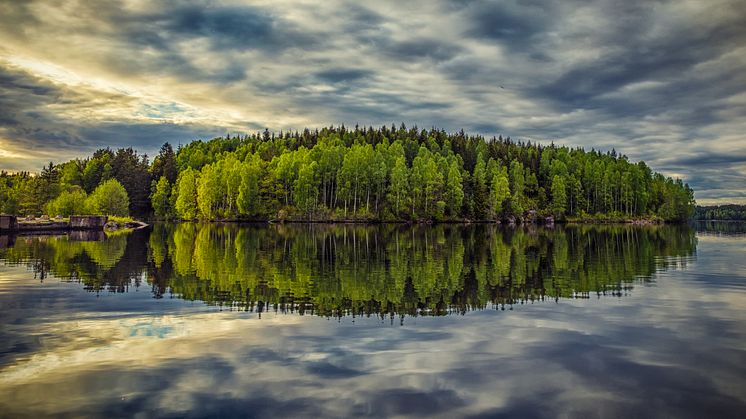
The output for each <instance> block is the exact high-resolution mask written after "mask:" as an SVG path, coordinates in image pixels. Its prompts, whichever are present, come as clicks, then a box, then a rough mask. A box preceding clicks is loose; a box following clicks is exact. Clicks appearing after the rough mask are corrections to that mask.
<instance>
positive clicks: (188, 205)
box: [0, 125, 694, 221]
mask: <svg viewBox="0 0 746 419" xmlns="http://www.w3.org/2000/svg"><path fill="white" fill-rule="evenodd" d="M110 179H116V180H117V181H118V182H119V183H120V184H121V185H122V186H123V187H124V188H125V190H126V191H127V194H128V196H129V213H131V214H133V215H137V216H148V215H151V214H154V215H155V216H156V217H159V218H169V217H177V218H180V219H186V220H192V219H252V220H253V219H256V220H259V219H274V218H276V216H277V214H278V213H279V211H280V210H282V211H284V213H283V214H284V215H285V216H286V217H287V219H289V220H304V219H306V220H307V219H347V220H400V221H419V220H423V221H424V220H445V221H448V220H463V219H472V220H494V219H495V218H496V217H509V216H514V217H516V218H519V219H521V218H524V217H525V216H527V215H528V213H529V211H536V212H538V213H540V214H549V213H555V214H558V215H564V216H566V217H567V218H568V219H571V218H585V217H589V216H590V217H594V218H604V217H614V218H625V219H632V218H654V217H660V218H662V219H665V220H667V221H684V220H686V219H689V218H690V217H691V216H692V214H693V211H694V198H693V191H692V190H691V188H689V186H688V185H686V184H684V183H683V182H682V181H681V180H680V179H671V178H666V177H664V176H663V175H661V174H659V173H654V172H653V171H652V170H651V169H650V168H649V167H647V165H645V163H643V162H639V163H631V162H629V161H628V159H627V157H626V156H623V155H618V154H617V153H616V151H613V150H612V151H611V152H608V153H601V152H599V151H595V150H591V151H585V150H583V149H580V148H572V149H571V148H568V147H558V146H556V145H554V144H552V145H549V146H546V145H541V144H537V143H531V142H526V143H524V142H515V141H512V140H511V139H510V138H506V139H503V138H502V137H498V138H495V137H493V138H491V139H485V138H483V137H480V136H468V135H466V134H465V133H464V132H463V131H461V132H457V133H452V134H449V133H446V132H445V131H442V130H436V129H431V130H429V131H428V130H419V129H417V128H416V127H414V128H411V129H407V128H406V127H405V126H404V125H402V126H400V127H399V128H396V127H395V126H391V127H386V126H383V127H380V128H378V129H374V128H372V127H370V128H365V127H355V128H354V129H352V130H350V129H347V128H346V127H344V126H341V127H336V128H324V129H322V130H315V131H311V130H304V131H303V132H294V133H290V132H284V133H283V132H280V133H278V134H276V133H271V132H269V131H267V130H265V131H264V132H262V133H257V134H254V135H247V136H243V137H239V136H233V137H231V136H226V137H223V138H215V139H212V140H210V141H194V142H191V143H189V144H187V145H185V146H183V147H179V149H178V150H177V151H176V152H174V150H173V148H172V147H171V146H170V145H169V144H168V143H166V144H164V145H163V147H161V150H160V152H159V154H158V155H157V156H156V158H155V159H154V161H153V164H152V165H149V164H148V158H147V156H145V155H139V154H138V153H137V152H136V151H134V150H132V149H131V148H127V149H119V150H116V151H113V150H110V149H101V150H98V151H96V152H95V153H94V154H93V156H91V157H90V158H87V159H83V160H80V159H78V160H72V161H69V162H66V163H63V164H60V165H57V166H55V165H52V164H50V165H48V166H46V167H45V168H44V170H43V171H42V172H41V173H40V174H39V175H36V176H34V175H30V174H28V173H18V174H12V175H11V174H7V173H5V174H1V175H0V210H1V211H4V212H9V213H17V214H40V213H41V212H42V210H43V209H44V208H45V205H46V204H47V203H49V202H50V201H52V200H53V199H55V198H57V197H58V196H59V195H60V194H61V193H62V192H63V191H68V190H69V188H71V187H80V188H82V189H83V191H85V192H86V193H89V194H90V193H91V192H93V190H94V189H96V187H98V186H99V185H101V184H102V183H104V182H106V181H108V180H110ZM163 179H165V181H164V180H163Z"/></svg>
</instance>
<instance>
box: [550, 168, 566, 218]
mask: <svg viewBox="0 0 746 419" xmlns="http://www.w3.org/2000/svg"><path fill="white" fill-rule="evenodd" d="M566 208H567V190H566V186H565V178H564V177H562V176H560V175H554V177H553V178H552V212H554V213H555V214H557V215H564V214H565V210H566Z"/></svg>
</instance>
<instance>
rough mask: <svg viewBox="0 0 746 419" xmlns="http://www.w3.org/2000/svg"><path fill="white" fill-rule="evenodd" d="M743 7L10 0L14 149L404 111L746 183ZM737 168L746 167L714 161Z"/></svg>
mask: <svg viewBox="0 0 746 419" xmlns="http://www.w3.org/2000/svg"><path fill="white" fill-rule="evenodd" d="M745 18H746V6H745V5H744V4H743V2H739V1H736V0H718V1H716V2H714V3H713V2H702V1H694V0H692V1H687V2H683V3H682V2H670V1H657V2H647V1H631V2H623V3H618V2H617V3H614V2H611V3H610V2H590V3H589V2H564V3H559V4H558V3H555V2H548V1H542V0H531V1H507V2H499V3H495V2H487V1H460V0H442V1H440V2H437V3H433V2H429V1H414V2H408V3H407V4H401V3H400V2H394V1H382V2H376V3H371V4H366V5H365V6H362V5H357V4H348V3H346V2H339V1H328V2H324V3H323V4H316V3H314V4H311V3H308V2H305V1H303V0H281V1H259V2H243V1H240V0H219V1H199V0H193V1H188V2H173V1H164V2H155V3H153V2H143V1H138V0H129V1H114V0H112V1H104V2H96V4H93V3H90V2H82V1H71V2H62V1H54V2H46V1H28V2H7V1H6V2H0V41H1V42H0V45H2V47H0V89H2V93H3V95H2V96H1V97H0V107H1V109H2V112H0V141H2V144H3V145H4V147H5V150H4V151H3V153H0V165H2V166H3V168H10V167H11V166H12V168H14V169H36V168H38V167H39V166H40V165H41V164H42V163H43V160H46V159H47V157H46V154H43V153H46V152H47V151H51V150H63V151H64V152H62V153H60V155H59V158H60V159H62V158H68V157H69V156H72V155H76V154H75V153H78V155H80V154H84V153H86V152H88V151H89V150H90V149H91V148H92V147H99V146H118V145H120V144H121V142H123V141H128V139H131V141H132V144H133V145H135V146H137V147H138V148H142V149H144V150H156V149H157V148H158V147H159V145H160V143H161V140H160V139H162V138H169V141H172V142H179V139H180V140H181V142H186V141H189V140H191V139H194V138H197V137H203V136H205V137H210V136H213V135H220V134H224V133H225V132H234V133H235V132H253V131H255V130H258V129H263V128H264V127H267V128H270V129H273V130H288V129H290V130H296V129H302V128H304V127H320V126H328V125H330V124H340V123H344V124H346V125H348V126H351V125H354V124H356V123H358V124H361V125H366V126H367V125H374V126H375V125H381V124H386V125H390V124H391V123H395V124H397V125H398V123H399V122H402V121H403V122H405V123H406V124H407V125H418V126H421V127H430V126H437V127H439V128H443V129H446V130H449V131H457V130H459V129H462V128H463V129H465V130H467V131H470V132H472V133H477V134H484V135H488V136H491V135H497V134H502V135H503V136H510V137H512V138H514V139H531V140H532V141H537V140H538V141H543V142H550V141H554V142H556V143H560V144H567V145H573V146H578V145H579V146H584V147H586V148H591V147H594V148H596V149H604V150H607V149H611V148H616V149H617V150H618V151H621V152H623V153H625V154H627V155H629V156H630V158H632V159H635V160H639V159H644V160H646V161H647V162H648V163H649V164H650V166H651V167H653V168H654V169H656V170H661V171H663V172H664V173H666V174H678V175H680V176H683V177H684V179H685V180H686V181H688V182H690V183H691V184H692V186H693V187H694V188H695V190H696V191H697V192H696V196H697V198H701V200H702V202H707V201H712V202H714V200H718V199H720V197H723V196H729V197H734V199H737V200H739V201H740V202H744V200H743V199H740V198H739V196H741V195H742V192H743V191H745V190H746V189H745V188H744V186H743V184H746V183H745V182H743V181H744V180H746V175H745V174H744V173H743V170H741V169H740V167H742V165H741V166H739V165H740V162H739V161H730V162H726V161H721V160H718V157H716V156H729V157H728V158H730V159H734V157H732V156H733V155H740V154H739V153H737V152H736V151H737V150H742V149H745V148H746V138H744V137H743V132H744V131H746V58H744V57H746V29H744V26H743V25H742V23H741V22H742V21H743V20H744V19H745ZM32 149H33V150H40V151H36V152H35V151H31V150H32ZM23 150H28V151H27V152H26V154H23V153H24V151H23ZM19 153H20V155H23V156H24V158H15V159H11V158H9V157H7V156H10V155H13V156H17V155H19ZM4 156H5V157H4ZM699 156H704V158H702V159H699V158H697V157H699ZM708 156H710V157H708ZM727 169H734V170H736V172H734V173H732V174H729V175H731V176H736V177H737V178H740V179H741V185H740V186H739V185H737V182H736V181H734V180H733V179H730V178H727V179H726V177H724V176H714V178H711V179H710V178H708V179H704V178H703V177H702V176H701V175H700V173H704V172H707V171H708V170H709V171H710V172H709V173H713V171H717V170H727Z"/></svg>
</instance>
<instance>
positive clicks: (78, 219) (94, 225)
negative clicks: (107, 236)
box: [70, 215, 109, 230]
mask: <svg viewBox="0 0 746 419" xmlns="http://www.w3.org/2000/svg"><path fill="white" fill-rule="evenodd" d="M107 221H109V217H107V216H105V215H73V216H71V217H70V228H72V229H73V230H94V229H97V230H102V229H103V228H104V226H105V225H106V222H107Z"/></svg>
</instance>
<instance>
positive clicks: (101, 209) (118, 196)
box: [86, 179, 130, 217]
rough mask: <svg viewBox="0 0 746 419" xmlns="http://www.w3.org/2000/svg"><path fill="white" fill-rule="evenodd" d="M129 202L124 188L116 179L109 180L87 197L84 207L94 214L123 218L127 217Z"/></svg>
mask: <svg viewBox="0 0 746 419" xmlns="http://www.w3.org/2000/svg"><path fill="white" fill-rule="evenodd" d="M129 201H130V200H129V196H127V191H126V190H125V189H124V186H122V184H121V183H119V182H118V181H117V180H116V179H109V180H107V181H105V182H104V183H102V184H100V185H99V186H98V187H97V188H96V189H95V190H94V191H93V193H91V195H90V196H88V199H87V200H86V206H87V208H88V209H89V210H90V211H91V212H93V213H95V214H101V215H115V216H121V217H124V216H127V215H129V204H130V202H129Z"/></svg>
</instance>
